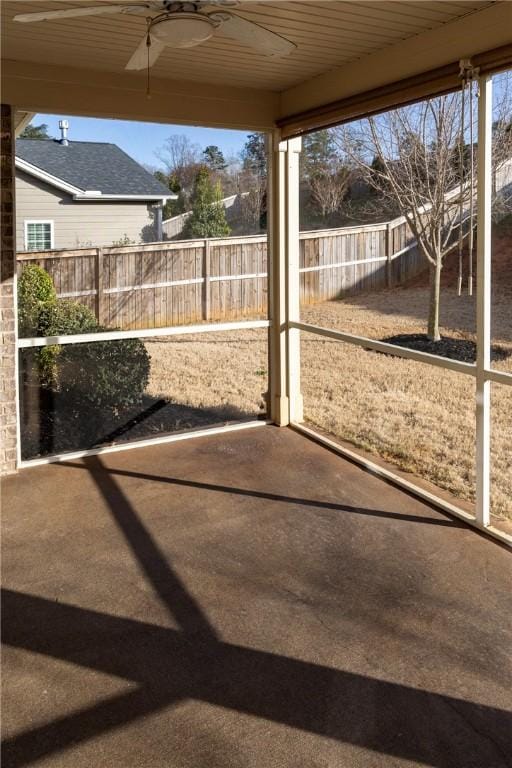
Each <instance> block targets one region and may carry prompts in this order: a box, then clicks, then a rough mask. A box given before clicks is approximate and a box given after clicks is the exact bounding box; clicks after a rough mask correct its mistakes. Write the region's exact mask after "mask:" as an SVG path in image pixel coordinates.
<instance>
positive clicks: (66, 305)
mask: <svg viewBox="0 0 512 768" xmlns="http://www.w3.org/2000/svg"><path fill="white" fill-rule="evenodd" d="M38 326H39V332H40V335H41V336H64V335H69V334H76V333H94V331H96V330H97V329H98V321H97V320H96V316H95V314H94V312H92V311H91V310H90V309H89V307H86V306H85V305H84V304H80V303H79V302H78V301H69V300H68V299H58V300H57V301H56V302H55V304H44V305H43V306H42V307H41V308H40V311H39V323H38Z"/></svg>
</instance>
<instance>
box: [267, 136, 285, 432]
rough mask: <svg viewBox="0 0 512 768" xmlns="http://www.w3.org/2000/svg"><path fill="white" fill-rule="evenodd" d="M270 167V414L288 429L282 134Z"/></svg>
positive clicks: (272, 142) (273, 140) (271, 149)
mask: <svg viewBox="0 0 512 768" xmlns="http://www.w3.org/2000/svg"><path fill="white" fill-rule="evenodd" d="M267 167H268V187H267V196H268V202H267V219H268V221H267V229H268V243H267V262H268V267H267V273H268V301H269V318H270V332H269V393H270V403H269V411H270V418H271V420H272V421H273V422H274V424H278V425H279V426H281V427H284V426H286V425H287V424H288V423H289V407H288V397H287V394H286V390H287V385H286V282H285V255H286V248H285V227H284V199H285V156H284V153H283V152H281V151H280V136H279V131H275V132H274V133H273V134H269V135H268V140H267Z"/></svg>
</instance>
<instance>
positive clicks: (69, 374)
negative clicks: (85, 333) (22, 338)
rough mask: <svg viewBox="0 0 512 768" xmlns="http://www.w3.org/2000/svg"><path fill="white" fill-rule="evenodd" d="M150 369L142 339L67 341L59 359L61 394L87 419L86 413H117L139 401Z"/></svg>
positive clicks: (65, 401) (148, 358) (58, 372)
mask: <svg viewBox="0 0 512 768" xmlns="http://www.w3.org/2000/svg"><path fill="white" fill-rule="evenodd" d="M97 330H107V329H104V328H98V329H97ZM149 371H150V357H149V354H148V352H147V351H146V347H145V346H144V344H143V342H142V341H140V339H121V340H118V341H98V342H91V343H86V344H76V345H75V344H69V345H68V344H67V345H66V346H64V347H62V349H61V353H60V355H59V358H58V366H57V378H58V386H59V397H60V398H61V400H62V401H63V402H64V403H65V404H66V406H68V407H69V408H71V409H73V410H80V412H81V414H84V416H83V417H84V418H86V416H85V414H86V413H89V414H90V415H91V417H93V416H94V414H96V415H101V416H111V415H116V414H117V413H118V412H119V411H122V410H123V409H124V408H129V407H130V406H132V405H136V404H137V403H139V402H140V400H141V398H142V394H143V393H144V390H145V389H146V386H147V384H148V380H149Z"/></svg>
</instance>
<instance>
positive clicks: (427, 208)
mask: <svg viewBox="0 0 512 768" xmlns="http://www.w3.org/2000/svg"><path fill="white" fill-rule="evenodd" d="M475 101H476V99H475ZM463 104H464V106H463ZM475 121H476V109H473V110H472V111H470V99H469V97H468V96H467V95H466V99H465V102H464V103H463V100H462V97H461V93H460V92H457V93H453V94H449V95H447V96H442V97H439V98H435V99H430V100H427V101H423V102H421V103H419V104H415V105H412V106H408V107H404V108H401V109H397V110H394V111H392V112H387V113H385V114H383V115H379V116H377V117H371V118H368V119H365V120H363V121H361V122H359V123H357V124H355V126H352V127H349V128H343V127H342V128H339V129H336V138H335V140H336V143H337V146H338V149H340V150H341V151H342V152H343V153H344V154H345V156H347V157H348V158H349V160H350V162H352V164H353V165H354V166H355V168H356V169H357V170H358V171H359V174H360V175H362V177H363V178H364V180H365V182H366V183H367V184H368V185H369V186H370V187H372V188H373V189H374V190H375V191H376V192H377V193H378V195H379V197H380V198H381V200H382V201H384V202H385V201H387V202H388V204H390V205H393V204H394V205H396V206H397V207H398V209H399V211H400V213H401V214H402V215H403V216H404V217H405V218H406V221H407V223H408V225H409V227H410V229H411V232H412V234H413V235H414V237H415V239H416V241H417V243H418V246H419V248H420V249H421V251H422V253H423V254H424V256H425V257H426V259H427V260H428V263H429V268H430V300H429V314H428V337H429V339H431V340H433V341H439V339H440V333H439V305H440V287H441V270H442V268H443V262H444V259H445V257H446V255H447V254H448V253H449V252H450V251H451V250H453V248H454V247H456V245H457V242H458V239H459V236H460V234H459V233H461V232H462V223H463V221H464V219H465V218H467V212H468V210H469V209H470V207H471V206H473V199H472V197H474V195H475V192H476V190H475V185H474V184H472V183H471V176H470V173H469V169H470V167H471V165H473V166H474V170H475V175H474V178H476V149H475V146H476V145H475V144H474V143H472V141H471V138H473V137H474V139H476V125H475ZM506 124H509V121H508V123H507V121H506V120H505V121H504V122H503V125H506ZM500 125H502V121H501V120H500ZM506 135H507V131H506V130H505V129H503V130H500V131H499V132H498V133H497V134H496V136H495V141H494V145H495V146H494V149H495V151H494V158H495V160H494V162H495V167H496V163H499V162H502V161H503V159H504V158H505V157H506V156H507V157H510V146H509V147H508V155H507V147H506V146H504V141H503V140H502V139H503V137H505V136H506Z"/></svg>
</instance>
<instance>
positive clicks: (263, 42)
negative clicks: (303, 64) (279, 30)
mask: <svg viewBox="0 0 512 768" xmlns="http://www.w3.org/2000/svg"><path fill="white" fill-rule="evenodd" d="M208 15H209V17H210V18H211V19H213V20H214V21H220V22H221V27H220V31H221V33H224V34H225V35H226V37H231V38H233V39H235V40H238V41H239V42H241V43H244V44H245V45H249V46H250V47H251V48H254V49H255V50H257V51H259V52H260V53H264V54H265V55H266V56H287V55H288V54H289V53H291V52H292V51H294V50H295V48H296V47H297V46H296V45H295V43H292V42H291V41H290V40H287V39H286V38H285V37H281V35H276V33H275V32H271V31H270V29H266V27H261V26H260V25H259V24H255V23H254V22H253V21H249V20H248V19H244V18H242V16H237V15H235V14H234V13H227V12H225V11H222V12H220V13H209V14H208Z"/></svg>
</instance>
